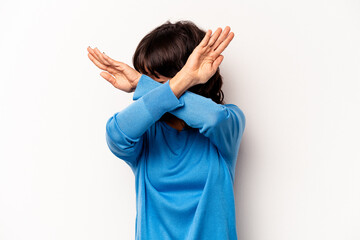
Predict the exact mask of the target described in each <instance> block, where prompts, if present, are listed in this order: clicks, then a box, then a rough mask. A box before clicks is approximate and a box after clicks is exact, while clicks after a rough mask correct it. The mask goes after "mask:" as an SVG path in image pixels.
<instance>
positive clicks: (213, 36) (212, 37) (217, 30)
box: [207, 28, 222, 47]
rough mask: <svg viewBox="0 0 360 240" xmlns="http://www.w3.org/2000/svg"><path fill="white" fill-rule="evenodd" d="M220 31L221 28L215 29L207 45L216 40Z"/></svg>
mask: <svg viewBox="0 0 360 240" xmlns="http://www.w3.org/2000/svg"><path fill="white" fill-rule="evenodd" d="M221 31H222V29H221V28H218V29H216V31H215V32H214V34H213V35H212V36H211V38H210V40H209V43H208V44H207V46H209V47H211V46H212V45H213V44H214V43H215V42H216V40H217V39H218V37H219V36H220V33H221Z"/></svg>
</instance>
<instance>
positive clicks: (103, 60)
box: [94, 47, 110, 65]
mask: <svg viewBox="0 0 360 240" xmlns="http://www.w3.org/2000/svg"><path fill="white" fill-rule="evenodd" d="M94 52H95V54H96V56H97V58H98V61H99V62H102V64H104V65H110V64H109V62H107V61H106V60H105V59H104V57H103V55H104V54H103V53H101V52H100V50H99V49H98V48H97V47H96V48H94Z"/></svg>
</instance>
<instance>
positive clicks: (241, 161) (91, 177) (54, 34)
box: [0, 0, 360, 240]
mask: <svg viewBox="0 0 360 240" xmlns="http://www.w3.org/2000/svg"><path fill="white" fill-rule="evenodd" d="M166 20H170V21H172V22H174V21H177V20H191V21H193V22H194V23H196V24H197V25H198V26H199V27H200V28H202V29H204V30H207V29H212V30H213V31H214V30H216V28H217V27H222V28H224V27H225V26H226V25H229V26H230V27H231V30H232V31H233V32H234V33H235V37H234V39H233V40H232V42H231V43H230V45H229V46H228V48H227V49H226V50H225V51H224V56H225V58H224V60H223V62H222V64H221V67H220V68H221V74H222V75H223V79H224V85H223V90H224V93H225V100H226V102H227V103H234V104H237V105H238V106H239V107H240V108H241V109H242V110H243V111H244V113H245V115H246V120H247V125H246V129H245V133H244V136H243V139H242V143H241V147H240V152H239V157H238V162H237V166H236V184H235V193H236V199H235V200H236V216H237V231H238V237H239V239H241V240H319V239H326V240H339V239H341V240H357V239H360V204H359V203H360V174H359V172H360V154H359V153H360V148H359V134H360V131H359V130H360V128H359V122H360V113H359V108H360V107H359V105H360V104H359V103H360V94H359V93H360V83H359V82H360V47H359V43H360V2H359V1H358V0H352V1H351V0H336V1H335V0H331V1H320V0H311V1H310V0H301V1H300V0H298V1H285V0H273V1H266V0H251V1H228V0H222V1H176V2H175V1H165V0H163V1H159V0H156V1H109V0H105V1H101V2H100V1H70V0H66V1H65V0H63V1H54V0H53V1H50V0H46V1H45V0H44V1H39V0H36V1H9V0H8V1H4V0H3V1H1V2H0V34H1V37H0V56H1V57H0V68H1V71H0V239H1V240H15V239H16V240H18V239H21V240H22V239H24V240H25V239H26V240H30V239H36V240H49V239H59V240H60V239H61V240H64V239H66V240H73V239H74V240H75V239H76V240H79V239H86V240H93V239H94V240H95V239H97V240H98V239H106V240H111V239H134V234H135V232H134V230H135V182H134V176H133V173H132V172H131V169H130V168H129V167H128V166H127V165H126V164H125V163H124V162H123V161H122V160H120V159H118V158H116V157H115V156H114V155H113V154H112V153H111V152H110V150H109V149H108V148H107V145H106V142H105V124H106V121H107V120H108V119H109V118H110V117H111V116H112V115H113V114H114V113H115V112H118V111H121V109H123V108H125V107H126V106H128V105H129V104H130V103H131V102H132V94H127V93H124V92H120V91H119V90H117V89H115V88H113V87H112V86H111V85H110V83H108V82H107V81H106V80H104V79H103V78H102V77H101V76H100V75H99V74H100V72H101V70H99V69H98V68H97V67H96V66H95V65H94V64H93V63H92V62H91V61H90V60H89V59H88V56H87V50H86V48H87V47H88V46H89V45H90V46H91V47H98V48H99V49H100V50H101V51H104V52H105V53H107V54H108V55H109V56H111V57H113V58H115V59H117V60H119V61H123V62H125V63H128V64H129V65H131V66H132V61H131V59H132V55H133V53H134V51H135V48H136V46H137V44H138V43H139V41H140V40H141V39H142V37H143V36H145V34H147V33H148V32H150V31H151V30H152V29H154V28H155V27H157V26H159V25H161V24H163V23H165V21H166Z"/></svg>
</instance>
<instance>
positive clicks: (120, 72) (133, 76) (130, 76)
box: [87, 46, 142, 93]
mask: <svg viewBox="0 0 360 240" xmlns="http://www.w3.org/2000/svg"><path fill="white" fill-rule="evenodd" d="M87 50H88V52H89V53H88V57H89V58H90V60H91V61H92V62H93V63H94V64H95V65H96V66H97V67H98V68H100V69H101V70H104V71H103V72H101V73H100V76H102V77H103V78H105V79H106V80H107V81H108V82H110V83H111V84H112V85H113V86H114V87H115V88H117V89H120V90H122V91H124V92H128V93H129V92H133V91H135V88H136V86H137V83H138V81H139V79H140V77H141V75H142V74H141V73H139V72H138V71H136V70H135V69H134V68H132V67H130V66H129V65H127V64H126V63H123V62H119V61H116V60H114V59H112V58H110V57H109V56H107V55H106V54H103V53H101V52H100V51H99V49H98V48H96V47H95V48H94V49H92V48H91V47H90V46H89V47H88V48H87Z"/></svg>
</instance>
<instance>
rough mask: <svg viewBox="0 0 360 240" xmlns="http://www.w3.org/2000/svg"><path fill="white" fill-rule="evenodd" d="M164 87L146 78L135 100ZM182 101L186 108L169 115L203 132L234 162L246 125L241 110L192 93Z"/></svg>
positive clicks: (137, 90) (138, 86)
mask: <svg viewBox="0 0 360 240" xmlns="http://www.w3.org/2000/svg"><path fill="white" fill-rule="evenodd" d="M168 81H169V80H168ZM161 85H163V84H161V83H159V82H157V81H155V80H153V79H152V78H150V77H149V76H147V75H145V74H143V75H142V76H141V78H140V79H139V82H138V85H137V87H136V89H135V92H134V95H133V100H136V99H139V98H141V97H142V96H143V95H144V94H146V93H147V92H149V91H152V90H153V89H157V88H158V87H161ZM179 101H180V102H181V104H182V105H183V106H182V107H181V108H176V109H173V110H172V111H169V112H170V113H171V114H173V115H174V116H176V117H178V118H180V119H182V120H184V121H185V122H186V123H187V124H188V125H189V126H190V127H193V128H198V129H199V132H200V133H201V134H203V135H205V136H206V137H208V138H209V139H210V141H211V142H212V143H213V144H214V145H215V146H216V147H217V148H218V150H219V152H220V154H221V155H222V156H223V157H224V159H227V160H229V161H232V162H234V161H233V160H235V159H236V156H237V154H238V150H239V149H238V148H239V145H240V141H241V137H242V135H243V132H244V129H245V122H246V120H245V115H244V113H243V112H242V111H241V109H240V108H239V107H238V106H236V105H235V104H224V105H222V104H217V103H215V102H214V101H213V100H212V99H210V98H206V97H203V96H201V95H198V94H195V93H193V92H190V91H185V93H184V94H183V95H182V96H181V97H180V98H179ZM233 167H234V166H233Z"/></svg>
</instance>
